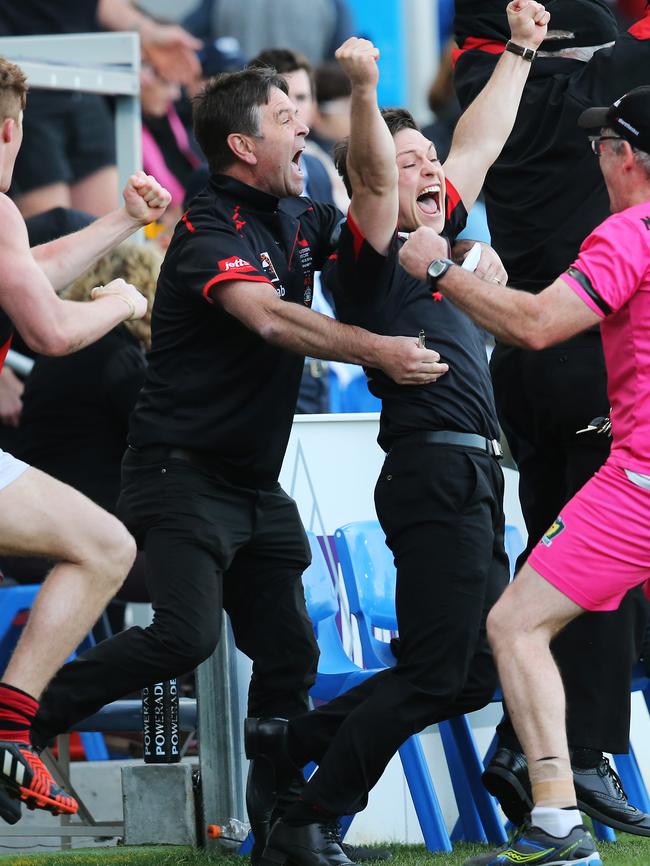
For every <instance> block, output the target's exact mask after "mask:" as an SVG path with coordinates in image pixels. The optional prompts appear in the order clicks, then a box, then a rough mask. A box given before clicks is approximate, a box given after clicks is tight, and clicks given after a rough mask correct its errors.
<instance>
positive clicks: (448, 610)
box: [289, 443, 508, 815]
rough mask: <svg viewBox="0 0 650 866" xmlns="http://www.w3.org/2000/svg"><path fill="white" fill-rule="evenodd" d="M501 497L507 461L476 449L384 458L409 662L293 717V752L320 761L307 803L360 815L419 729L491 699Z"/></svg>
mask: <svg viewBox="0 0 650 866" xmlns="http://www.w3.org/2000/svg"><path fill="white" fill-rule="evenodd" d="M502 496H503V475H502V473H501V470H500V468H499V465H498V463H497V461H496V460H494V458H492V457H489V456H488V455H487V454H481V453H480V452H479V451H477V450H473V449H467V450H463V449H460V448H458V447H455V446H442V445H418V446H416V447H413V446H409V445H408V444H407V443H404V444H402V445H398V446H397V447H395V448H394V450H393V451H392V452H391V453H390V454H389V455H388V457H387V458H386V462H385V464H384V467H383V469H382V472H381V475H380V477H379V480H378V482H377V486H376V489H375V504H376V508H377V514H378V516H379V520H380V522H381V525H382V527H383V529H384V531H385V533H386V538H387V542H388V545H389V547H390V549H391V550H392V552H393V554H394V557H395V564H396V566H397V590H396V604H397V619H398V624H399V633H400V652H399V658H398V661H397V665H396V666H395V667H394V668H391V669H389V670H386V671H382V672H381V673H379V674H377V675H376V676H374V677H373V678H371V679H369V680H367V681H366V682H364V683H362V684H361V685H360V686H358V687H356V688H354V689H352V690H350V691H349V692H347V693H346V694H344V695H342V696H341V697H339V698H336V699H335V700H333V701H331V702H330V703H328V704H326V705H324V706H322V707H319V708H318V709H317V710H314V711H313V712H311V713H308V714H306V715H303V716H299V717H297V718H296V719H294V720H293V721H292V722H291V724H290V726H289V736H290V747H291V749H292V752H293V753H294V757H295V758H296V759H297V760H298V761H301V762H302V761H305V762H306V761H307V760H315V761H316V762H317V763H318V765H319V768H318V771H317V772H316V773H315V775H314V776H313V777H312V779H311V780H310V782H309V783H308V785H307V787H306V789H305V791H304V793H303V799H304V800H305V801H306V802H310V803H314V804H318V805H319V806H321V807H323V808H326V809H327V810H329V811H331V812H333V813H335V814H339V815H342V814H349V813H351V812H354V811H359V810H360V809H362V808H363V807H364V806H365V804H366V802H367V795H368V792H369V790H370V789H371V788H372V787H373V786H374V785H375V783H376V782H377V780H378V779H379V777H380V776H381V774H382V772H383V771H384V769H385V767H386V765H387V764H388V762H389V760H390V759H391V757H392V756H393V755H394V754H395V752H396V751H397V749H398V748H399V746H400V745H401V744H402V743H403V742H404V741H405V740H406V739H407V738H408V737H409V736H410V735H411V734H414V733H416V732H417V731H420V730H422V729H423V728H424V727H426V726H427V725H429V724H433V723H434V722H438V721H441V720H443V719H447V718H449V717H451V716H454V715H458V714H461V713H465V712H471V711H472V710H476V709H478V708H480V707H482V706H484V705H485V704H486V703H487V702H488V701H489V700H490V698H491V697H492V694H493V692H494V688H495V684H496V672H495V669H494V664H493V661H492V656H491V654H490V650H489V647H488V644H487V639H486V632H485V620H486V617H487V612H488V610H489V609H490V607H491V606H492V605H493V604H494V602H495V601H496V599H497V597H498V596H499V594H500V593H501V592H502V590H503V589H504V587H505V585H506V583H507V580H508V566H507V558H506V554H505V552H504V547H503V531H504V519H503V511H502Z"/></svg>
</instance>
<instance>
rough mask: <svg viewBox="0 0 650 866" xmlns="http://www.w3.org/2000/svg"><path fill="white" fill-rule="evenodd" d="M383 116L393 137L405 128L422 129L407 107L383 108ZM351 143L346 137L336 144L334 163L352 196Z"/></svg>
mask: <svg viewBox="0 0 650 866" xmlns="http://www.w3.org/2000/svg"><path fill="white" fill-rule="evenodd" d="M381 116H382V117H383V118H384V122H385V124H386V126H387V127H388V129H389V131H390V134H391V135H392V136H393V138H395V136H396V135H397V133H398V132H401V131H402V130H403V129H415V130H419V129H420V127H419V126H418V125H417V123H416V122H415V120H414V118H413V115H412V114H411V112H410V111H407V110H406V109H405V108H382V109H381ZM349 145H350V139H349V138H344V139H343V140H342V141H339V142H337V143H336V144H335V146H334V165H335V166H336V170H337V171H338V173H339V174H340V175H341V177H342V178H343V183H344V184H345V188H346V190H347V191H348V195H349V196H352V185H351V183H350V178H349V177H348V168H347V163H348V148H349Z"/></svg>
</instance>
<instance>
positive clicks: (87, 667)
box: [35, 69, 447, 742]
mask: <svg viewBox="0 0 650 866" xmlns="http://www.w3.org/2000/svg"><path fill="white" fill-rule="evenodd" d="M286 91H287V85H286V82H285V80H284V79H283V78H281V77H279V76H277V75H276V74H275V72H274V71H273V70H269V69H248V70H244V71H242V72H236V73H231V74H228V75H222V76H220V77H217V78H215V79H212V80H211V81H210V83H209V84H208V85H207V87H206V89H205V90H204V91H203V93H202V95H201V96H200V97H199V98H198V100H197V101H196V103H195V130H196V135H197V139H198V141H199V143H200V144H201V146H202V148H203V150H204V152H205V154H206V157H207V159H208V163H209V165H210V169H211V177H210V182H209V184H208V187H207V188H206V189H205V191H204V192H203V193H201V194H200V195H198V196H197V197H196V198H195V199H193V201H192V204H191V206H190V209H189V210H188V211H187V212H186V213H185V214H184V216H183V218H182V220H181V221H180V222H179V224H178V226H177V227H176V231H175V233H174V237H173V239H172V242H171V245H170V247H169V249H168V252H167V255H166V258H165V262H164V264H163V267H162V270H161V275H160V280H159V283H158V289H157V293H156V301H155V304H154V310H153V315H152V351H151V353H150V356H149V368H148V372H147V378H146V381H145V385H144V388H143V391H142V394H141V397H140V400H139V402H138V404H137V406H136V408H135V410H134V414H133V416H132V421H131V427H130V434H129V442H130V447H129V450H128V452H127V454H126V456H125V459H124V465H123V486H122V496H121V501H120V505H119V509H120V512H121V516H122V517H123V519H124V521H125V522H126V523H127V525H128V526H129V527H130V528H131V530H132V532H133V534H134V536H135V537H136V540H137V541H138V544H139V546H140V547H142V548H144V550H145V553H146V561H147V572H148V585H149V589H150V592H151V596H152V602H153V606H154V611H155V615H154V622H153V624H152V625H151V626H150V627H149V628H146V629H140V628H132V629H129V630H128V631H125V632H122V633H121V634H119V635H116V636H115V637H114V638H112V639H111V640H109V641H105V642H104V643H102V644H100V645H98V646H97V647H95V648H94V649H92V650H91V651H90V652H88V653H86V654H84V655H83V656H82V657H80V659H79V660H78V661H77V662H74V663H72V664H69V665H66V666H65V667H64V668H63V669H62V671H61V672H60V673H59V675H58V676H57V677H56V678H55V680H54V681H53V682H52V684H51V686H50V688H49V689H48V690H47V692H46V694H45V696H44V699H43V704H42V709H41V712H40V713H39V714H38V717H37V720H36V723H35V730H36V738H37V739H38V740H39V741H40V742H46V741H48V740H49V739H50V738H51V737H52V736H53V735H54V734H56V733H58V732H60V731H63V730H66V729H67V728H69V727H70V726H71V725H72V724H73V723H74V722H75V721H77V720H78V719H81V718H84V717H85V716H87V715H89V714H90V713H92V712H94V711H96V710H97V709H99V708H100V707H101V706H102V705H104V704H105V703H107V702H108V701H111V700H114V699H115V698H119V697H120V696H122V695H124V694H125V693H127V692H131V691H134V690H135V689H139V688H141V687H142V686H144V685H146V684H147V683H151V682H158V681H160V680H165V679H168V678H169V677H171V676H175V675H176V674H180V673H183V672H184V671H188V670H191V669H192V668H194V667H195V666H196V665H197V664H199V663H200V662H202V661H203V660H204V659H206V658H207V657H208V656H209V655H210V654H211V653H212V651H213V650H214V648H215V646H216V644H217V642H218V640H219V636H220V629H221V611H222V608H225V609H226V610H227V612H228V614H229V615H230V619H231V622H232V625H233V630H234V634H235V640H236V643H237V646H238V647H239V648H240V649H241V650H243V651H244V652H245V653H246V654H247V655H248V656H249V657H250V658H251V659H252V660H253V676H252V680H251V685H250V691H249V712H250V713H251V714H254V715H265V716H267V715H271V716H273V715H282V716H287V717H291V716H294V715H295V714H296V713H299V712H303V711H304V710H305V709H306V707H307V692H308V690H309V688H310V686H311V685H312V683H313V681H314V676H315V671H316V661H317V648H316V645H315V641H314V635H313V630H312V626H311V623H310V621H309V618H308V616H307V613H306V610H305V602H304V596H303V590H302V583H301V579H300V578H301V575H302V572H303V570H304V569H305V567H306V566H307V565H308V563H309V558H310V555H309V546H308V543H307V539H306V536H305V533H304V530H303V528H302V525H301V523H300V519H299V517H298V511H297V508H296V505H295V503H294V502H293V500H292V499H290V498H289V496H287V494H286V493H284V491H283V490H282V489H281V488H280V486H279V484H278V480H277V479H278V474H279V472H280V467H281V464H282V459H283V456H284V451H285V448H286V444H287V441H288V438H289V433H290V430H291V423H292V420H293V410H294V406H295V402H296V395H297V391H298V385H299V382H300V375H301V372H302V367H303V356H304V354H305V353H306V352H308V353H309V354H310V355H313V356H316V357H322V358H325V359H332V360H346V361H351V362H353V363H359V364H366V365H368V366H371V367H379V368H381V369H382V370H383V371H384V373H386V375H387V376H389V377H390V378H392V379H394V380H395V381H398V382H400V383H402V384H411V385H417V384H423V383H429V382H433V381H435V380H436V379H437V378H438V377H439V376H440V375H442V374H443V373H444V372H445V371H446V369H447V368H446V366H444V365H442V364H439V363H437V361H438V357H439V356H438V355H437V353H435V352H433V351H429V350H426V349H424V348H422V347H420V346H419V345H418V340H417V336H416V335H417V329H415V330H414V331H413V336H412V337H409V338H407V337H392V336H376V335H374V334H370V333H368V332H367V331H364V330H362V329H361V328H353V327H349V326H347V325H342V324H340V323H338V322H335V321H334V320H332V319H329V318H327V317H325V316H321V315H319V314H317V313H313V312H311V310H310V309H309V307H310V304H311V296H312V280H313V273H314V270H316V269H320V268H321V266H322V264H323V262H324V261H325V260H326V259H327V257H328V256H329V255H330V253H331V252H332V241H333V238H334V237H335V234H336V229H337V226H338V223H339V220H340V215H339V213H338V211H337V210H336V209H335V208H334V207H333V206H330V205H322V204H317V203H315V202H312V201H310V200H309V199H304V198H300V197H299V193H300V192H301V190H302V184H303V179H302V173H301V170H300V156H301V153H302V150H303V148H304V138H305V135H306V133H307V127H306V126H304V125H303V124H302V123H301V122H300V120H299V119H298V117H297V115H296V108H295V106H294V105H293V103H292V102H291V101H290V100H289V98H288V96H287V92H286Z"/></svg>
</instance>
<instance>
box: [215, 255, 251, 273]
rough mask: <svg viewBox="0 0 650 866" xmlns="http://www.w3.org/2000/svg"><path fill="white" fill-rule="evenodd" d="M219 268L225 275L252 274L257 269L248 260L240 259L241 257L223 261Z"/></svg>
mask: <svg viewBox="0 0 650 866" xmlns="http://www.w3.org/2000/svg"><path fill="white" fill-rule="evenodd" d="M217 266H218V268H219V270H220V271H221V272H222V273H224V274H250V273H251V272H252V271H253V272H254V271H255V270H256V268H255V267H254V266H253V265H251V263H250V262H247V261H246V259H240V258H239V256H230V258H229V259H221V260H220V261H219V262H218V263H217Z"/></svg>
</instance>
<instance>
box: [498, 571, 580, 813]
mask: <svg viewBox="0 0 650 866" xmlns="http://www.w3.org/2000/svg"><path fill="white" fill-rule="evenodd" d="M582 612H583V609H582V608H581V607H579V606H578V605H577V604H575V602H573V601H571V599H569V598H567V596H566V595H564V594H563V593H562V592H560V591H559V590H558V589H556V588H555V587H554V586H552V585H551V584H550V583H549V582H548V581H546V580H545V579H544V578H543V577H541V575H539V574H538V573H537V572H536V571H535V570H534V569H533V568H532V567H531V566H530V565H528V563H526V565H524V567H523V568H522V570H521V572H520V573H519V575H518V576H517V579H516V580H514V581H513V582H512V583H511V584H510V586H509V587H508V589H507V590H506V591H505V593H504V594H503V595H502V596H501V598H500V599H499V601H498V602H497V603H496V605H495V606H494V608H493V609H492V611H491V612H490V615H489V617H488V636H489V639H490V644H491V646H492V649H493V651H494V654H495V658H496V663H497V667H498V670H499V676H500V679H501V685H502V688H503V692H504V696H505V699H506V704H507V705H508V709H509V711H510V714H511V718H512V722H513V725H514V728H515V730H516V732H517V735H518V736H519V739H520V741H521V744H522V746H523V748H524V750H525V752H526V756H527V758H528V766H529V770H530V772H531V782H532V781H533V776H534V774H535V768H536V764H538V762H540V761H541V760H543V759H545V758H548V757H553V758H557V759H559V760H560V761H561V762H562V763H563V766H564V767H565V768H566V769H565V771H564V775H566V780H565V781H566V782H570V783H571V784H572V776H571V770H570V761H569V748H568V745H567V738H566V724H565V697H564V688H563V685H562V680H561V678H560V674H559V671H558V669H557V666H556V664H555V661H554V660H553V657H552V655H551V651H550V647H549V644H550V642H551V640H552V639H553V638H554V637H555V635H556V634H557V633H558V632H559V631H561V629H562V628H564V626H565V625H567V624H568V623H569V622H570V621H571V620H572V619H575V617H577V616H579V615H580V614H581V613H582ZM573 803H574V804H575V797H573Z"/></svg>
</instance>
